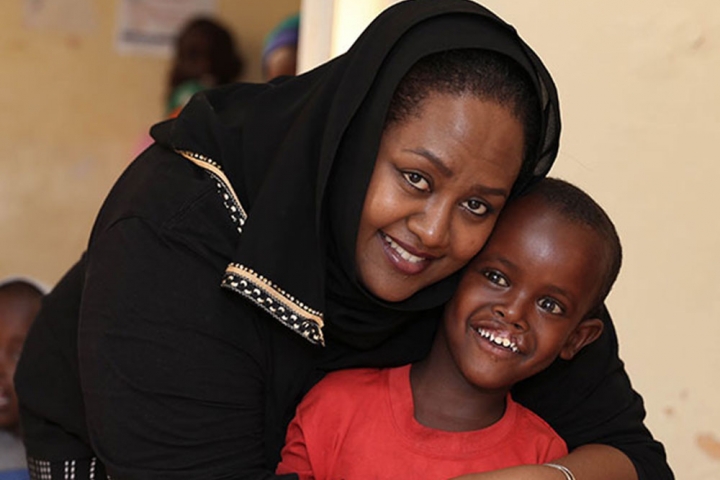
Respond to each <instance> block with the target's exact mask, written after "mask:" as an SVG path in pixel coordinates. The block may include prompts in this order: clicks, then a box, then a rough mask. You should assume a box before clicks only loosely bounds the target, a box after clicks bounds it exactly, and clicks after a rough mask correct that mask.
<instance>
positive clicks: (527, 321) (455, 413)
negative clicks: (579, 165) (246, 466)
mask: <svg viewBox="0 0 720 480" xmlns="http://www.w3.org/2000/svg"><path fill="white" fill-rule="evenodd" d="M621 257H622V253H621V247H620V242H619V239H618V237H617V233H616V232H615V228H614V226H613V225H612V223H611V221H610V219H609V218H608V217H607V215H606V214H605V212H604V211H603V210H602V209H601V208H600V207H599V206H598V205H597V204H596V203H595V202H594V201H593V200H592V199H590V197H589V196H587V195H586V194H585V193H584V192H582V191H581V190H579V189H578V188H576V187H574V186H572V185H570V184H568V183H566V182H563V181H561V180H556V179H545V180H542V181H541V182H539V183H538V184H536V185H534V186H533V187H531V188H530V189H528V191H527V192H526V193H524V194H523V195H522V196H520V197H519V198H517V199H515V200H514V201H512V202H511V203H510V204H508V206H507V207H506V208H505V210H504V211H503V213H502V215H500V218H499V219H498V222H497V225H496V227H495V230H494V231H493V234H492V235H491V237H490V238H489V240H488V242H487V244H486V245H485V247H484V248H483V250H482V251H481V252H480V253H479V254H478V255H477V256H476V257H475V259H473V261H472V262H471V263H470V265H469V266H468V267H467V268H466V270H465V272H464V274H463V276H462V279H461V281H460V284H459V286H458V289H457V291H456V293H455V295H454V296H453V298H452V299H451V301H450V302H449V303H448V305H447V306H446V308H445V313H444V315H443V322H441V325H440V328H439V329H438V332H437V334H436V337H435V342H434V344H433V347H432V350H431V352H430V354H429V356H428V357H427V358H426V359H424V360H422V361H420V362H418V363H415V364H413V365H406V366H403V367H397V368H390V369H357V370H345V371H338V372H334V373H331V374H329V375H327V376H326V377H325V379H323V380H322V381H321V382H320V383H318V385H316V386H315V387H314V388H313V389H312V390H311V391H310V392H309V393H308V394H307V396H306V397H305V398H304V399H303V401H302V403H301V404H300V405H299V407H298V409H297V413H296V416H295V419H294V420H293V421H292V423H291V424H290V426H289V428H288V433H287V439H286V445H285V448H284V449H283V452H282V461H281V463H280V465H279V466H278V473H291V472H297V473H298V474H299V475H300V478H301V479H303V480H304V479H312V478H315V479H318V480H320V479H338V478H342V479H345V480H353V479H369V478H393V479H398V478H408V479H411V478H412V479H420V478H449V477H454V476H458V475H462V474H466V473H479V472H483V471H489V470H496V469H499V468H504V467H509V466H514V465H520V464H527V463H545V462H549V461H552V460H554V459H556V458H559V457H561V456H563V455H565V454H566V453H567V447H566V445H565V442H564V441H563V440H562V439H561V438H560V437H559V436H558V435H557V433H555V432H554V430H552V428H551V427H550V426H549V425H548V424H547V423H545V422H544V421H543V420H542V419H540V418H539V417H538V416H536V415H535V414H533V413H532V412H530V411H529V410H527V409H525V408H524V407H522V406H520V405H519V404H517V403H515V402H513V400H512V398H511V397H510V389H511V387H512V386H513V385H514V384H515V383H517V382H519V381H520V380H523V379H525V378H528V377H530V376H532V375H534V374H536V373H538V372H540V371H542V370H543V369H545V368H546V367H548V366H549V365H550V364H551V363H553V362H554V361H555V360H556V359H557V358H558V357H559V358H561V359H562V360H564V361H568V360H571V359H572V358H573V357H574V356H575V355H576V354H577V353H578V352H579V351H580V350H581V349H582V348H583V347H584V346H586V345H588V344H590V343H592V342H593V341H595V340H596V339H597V338H598V337H599V336H600V334H601V333H602V330H603V323H602V321H601V320H600V319H599V318H597V317H598V315H599V312H600V310H601V308H602V305H603V302H604V300H605V297H606V296H607V294H608V293H609V291H610V289H611V287H612V284H613V283H614V281H615V278H616V277H617V274H618V271H619V269H620V263H621ZM556 468H559V469H561V470H562V467H557V466H556ZM563 473H565V475H566V477H567V478H572V474H571V473H569V472H567V473H566V472H565V471H563Z"/></svg>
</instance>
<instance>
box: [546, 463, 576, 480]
mask: <svg viewBox="0 0 720 480" xmlns="http://www.w3.org/2000/svg"><path fill="white" fill-rule="evenodd" d="M543 465H544V466H546V467H552V468H554V469H556V470H560V471H561V472H562V473H563V474H565V480H575V475H573V473H572V472H571V471H570V469H569V468H567V467H566V466H564V465H558V464H557V463H543Z"/></svg>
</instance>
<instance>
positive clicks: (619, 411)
mask: <svg viewBox="0 0 720 480" xmlns="http://www.w3.org/2000/svg"><path fill="white" fill-rule="evenodd" d="M603 322H604V323H605V330H604V332H603V334H602V335H601V337H600V338H599V339H598V340H597V341H596V342H595V343H593V344H591V345H589V346H587V347H586V348H584V349H583V350H582V351H581V352H580V353H579V354H578V355H577V356H576V357H575V358H574V359H573V360H572V361H569V362H567V361H563V360H558V361H556V362H555V363H554V364H553V365H551V366H550V368H548V369H547V370H545V371H544V372H542V373H540V374H539V375H536V376H534V377H532V378H530V379H528V380H525V381H524V382H522V383H520V384H518V385H516V386H515V388H514V389H513V398H515V400H516V401H518V402H519V403H521V404H523V405H525V406H526V407H528V408H529V409H530V410H532V411H534V412H535V413H537V414H538V415H540V416H541V417H542V418H543V419H544V420H545V421H547V422H548V423H549V424H550V425H551V426H552V427H553V428H554V429H555V430H556V431H557V432H558V433H559V434H560V436H561V437H562V438H563V439H564V440H565V441H566V442H567V445H568V448H569V449H570V450H572V449H574V448H576V447H578V446H580V445H585V444H590V443H600V444H606V445H610V446H613V447H615V448H618V449H619V450H621V451H623V452H624V453H625V454H626V455H627V456H628V457H629V458H630V459H631V460H632V462H633V463H634V465H635V468H636V470H637V472H638V477H639V479H640V480H672V479H673V478H674V476H673V473H672V471H671V470H670V467H669V466H668V464H667V461H666V458H665V450H664V448H663V446H662V444H660V443H659V442H657V441H656V440H655V439H654V438H653V436H652V435H651V433H650V432H649V430H648V429H647V428H646V426H645V424H644V419H645V408H644V406H643V401H642V398H641V397H640V395H638V393H637V392H635V391H634V390H633V388H632V385H631V383H630V379H629V378H628V375H627V373H626V371H625V368H624V364H623V362H622V360H620V357H619V356H618V342H617V335H616V333H615V328H614V326H613V324H612V320H611V319H610V316H609V314H607V312H604V313H603Z"/></svg>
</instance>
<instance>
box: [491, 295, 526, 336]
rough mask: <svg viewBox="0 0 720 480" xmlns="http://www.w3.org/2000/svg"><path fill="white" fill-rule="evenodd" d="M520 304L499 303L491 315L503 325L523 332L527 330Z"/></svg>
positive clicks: (516, 302)
mask: <svg viewBox="0 0 720 480" xmlns="http://www.w3.org/2000/svg"><path fill="white" fill-rule="evenodd" d="M521 306H522V302H518V301H515V302H499V303H497V304H495V306H494V307H493V313H494V314H495V316H496V317H497V318H498V320H500V321H502V322H503V323H504V324H506V325H508V326H510V327H512V328H513V329H514V330H516V331H518V332H524V331H526V330H527V328H528V324H527V321H526V319H525V312H524V310H523V308H522V307H521Z"/></svg>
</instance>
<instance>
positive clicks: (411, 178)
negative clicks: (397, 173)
mask: <svg viewBox="0 0 720 480" xmlns="http://www.w3.org/2000/svg"><path fill="white" fill-rule="evenodd" d="M402 175H403V177H405V180H406V181H407V182H408V183H409V184H410V185H412V186H413V187H414V188H417V189H418V190H422V191H423V192H427V191H429V190H430V182H428V181H427V180H426V179H425V177H423V176H422V175H420V174H419V173H417V172H403V174H402Z"/></svg>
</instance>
